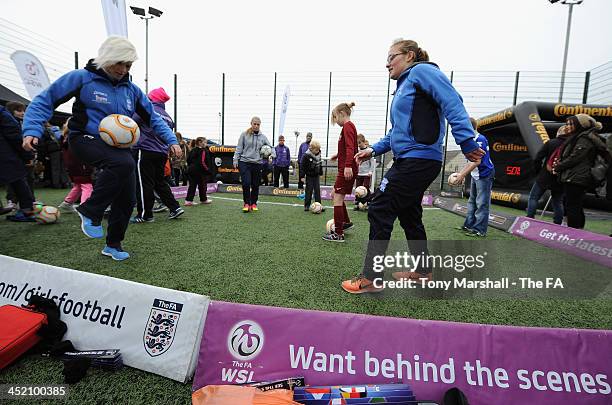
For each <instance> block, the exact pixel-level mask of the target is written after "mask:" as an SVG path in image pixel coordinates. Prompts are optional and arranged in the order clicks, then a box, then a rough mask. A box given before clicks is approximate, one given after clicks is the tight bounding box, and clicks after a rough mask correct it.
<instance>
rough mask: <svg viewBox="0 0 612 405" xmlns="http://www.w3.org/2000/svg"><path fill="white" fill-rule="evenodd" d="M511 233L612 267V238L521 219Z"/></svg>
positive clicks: (530, 219) (514, 225)
mask: <svg viewBox="0 0 612 405" xmlns="http://www.w3.org/2000/svg"><path fill="white" fill-rule="evenodd" d="M510 233H511V234H513V235H516V236H520V237H522V238H525V239H529V240H532V241H534V242H538V243H541V244H542V245H545V246H548V247H551V248H554V249H559V250H563V251H564V252H567V253H569V254H572V255H574V256H578V257H581V258H583V259H586V260H589V261H592V262H595V263H598V264H601V265H603V266H607V267H612V238H610V237H609V236H607V235H600V234H598V233H593V232H588V231H585V230H582V229H574V228H568V227H565V226H561V225H556V224H551V223H550V222H545V221H539V220H537V219H532V218H527V217H518V218H517V219H516V221H514V224H512V227H511V228H510Z"/></svg>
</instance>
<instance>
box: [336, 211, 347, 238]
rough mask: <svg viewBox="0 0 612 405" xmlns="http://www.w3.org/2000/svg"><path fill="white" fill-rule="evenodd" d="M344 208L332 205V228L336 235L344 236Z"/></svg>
mask: <svg viewBox="0 0 612 405" xmlns="http://www.w3.org/2000/svg"><path fill="white" fill-rule="evenodd" d="M345 209H346V207H344V208H342V206H339V205H334V226H335V227H336V233H337V234H338V235H342V234H344V210H345Z"/></svg>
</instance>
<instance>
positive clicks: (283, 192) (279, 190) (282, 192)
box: [272, 188, 301, 196]
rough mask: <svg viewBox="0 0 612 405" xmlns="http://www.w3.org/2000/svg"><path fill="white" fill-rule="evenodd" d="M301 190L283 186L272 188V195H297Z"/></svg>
mask: <svg viewBox="0 0 612 405" xmlns="http://www.w3.org/2000/svg"><path fill="white" fill-rule="evenodd" d="M300 191H301V190H287V189H284V188H274V189H273V190H272V195H294V196H297V195H299V194H300Z"/></svg>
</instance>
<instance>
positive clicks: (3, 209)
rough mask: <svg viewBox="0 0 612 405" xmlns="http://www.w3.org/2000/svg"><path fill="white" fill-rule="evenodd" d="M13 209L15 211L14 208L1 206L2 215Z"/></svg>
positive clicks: (0, 212) (0, 213)
mask: <svg viewBox="0 0 612 405" xmlns="http://www.w3.org/2000/svg"><path fill="white" fill-rule="evenodd" d="M11 211H13V209H12V208H7V207H2V208H0V215H4V214H8V213H9V212H11Z"/></svg>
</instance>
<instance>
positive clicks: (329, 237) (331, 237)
mask: <svg viewBox="0 0 612 405" xmlns="http://www.w3.org/2000/svg"><path fill="white" fill-rule="evenodd" d="M323 240H326V241H328V242H340V243H344V235H338V234H337V233H336V232H331V233H326V234H325V235H323Z"/></svg>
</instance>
